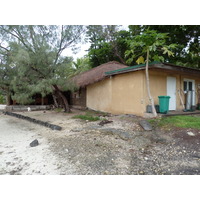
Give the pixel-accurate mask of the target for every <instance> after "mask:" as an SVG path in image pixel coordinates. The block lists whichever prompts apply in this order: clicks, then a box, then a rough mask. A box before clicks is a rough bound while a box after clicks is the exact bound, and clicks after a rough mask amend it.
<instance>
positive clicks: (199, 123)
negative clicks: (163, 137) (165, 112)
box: [149, 116, 200, 130]
mask: <svg viewBox="0 0 200 200" xmlns="http://www.w3.org/2000/svg"><path fill="white" fill-rule="evenodd" d="M149 122H150V123H151V124H152V125H153V126H159V127H162V128H169V127H180V128H194V129H199V130H200V117H196V116H171V117H163V118H161V119H152V120H149Z"/></svg>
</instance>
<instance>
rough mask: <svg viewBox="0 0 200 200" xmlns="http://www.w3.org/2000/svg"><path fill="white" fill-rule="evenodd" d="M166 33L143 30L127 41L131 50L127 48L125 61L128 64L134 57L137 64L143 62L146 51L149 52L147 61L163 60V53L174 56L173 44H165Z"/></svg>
mask: <svg viewBox="0 0 200 200" xmlns="http://www.w3.org/2000/svg"><path fill="white" fill-rule="evenodd" d="M167 35H168V34H167V33H157V31H155V30H147V31H144V32H143V33H142V34H140V35H136V36H134V37H133V39H131V40H129V41H127V43H128V44H129V47H130V49H131V50H127V52H126V57H129V58H128V59H127V62H128V63H129V64H130V63H131V62H132V61H133V60H134V59H135V60H136V63H137V64H141V63H144V62H145V58H146V54H147V52H150V55H149V61H162V62H163V61H164V57H163V54H167V55H168V56H174V54H173V52H172V51H171V49H174V48H175V47H176V45H175V44H170V45H166V38H167V37H168V36H167Z"/></svg>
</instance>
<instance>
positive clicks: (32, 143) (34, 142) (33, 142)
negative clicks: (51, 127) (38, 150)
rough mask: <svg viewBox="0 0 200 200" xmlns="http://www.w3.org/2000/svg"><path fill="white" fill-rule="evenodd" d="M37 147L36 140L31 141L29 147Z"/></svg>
mask: <svg viewBox="0 0 200 200" xmlns="http://www.w3.org/2000/svg"><path fill="white" fill-rule="evenodd" d="M38 145H39V142H38V140H37V139H36V140H33V141H32V142H31V143H30V146H31V147H36V146H38Z"/></svg>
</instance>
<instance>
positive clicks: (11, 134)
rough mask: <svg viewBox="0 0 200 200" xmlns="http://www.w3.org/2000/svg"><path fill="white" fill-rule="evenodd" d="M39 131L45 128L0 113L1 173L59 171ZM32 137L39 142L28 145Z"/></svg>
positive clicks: (48, 172)
mask: <svg viewBox="0 0 200 200" xmlns="http://www.w3.org/2000/svg"><path fill="white" fill-rule="evenodd" d="M41 131H45V128H43V127H40V126H38V125H35V124H31V123H29V122H26V121H22V120H19V119H17V118H14V117H9V116H5V115H2V114H0V174H5V175H8V174H11V175H13V174H24V175H29V174H33V175H34V174H59V170H58V168H57V163H58V162H57V160H56V158H55V156H54V155H53V154H52V152H51V151H50V150H49V144H48V140H47V139H45V138H44V137H42V136H41V134H40V133H41ZM34 139H38V140H39V145H38V146H37V147H30V145H29V144H30V142H32V141H33V140H34Z"/></svg>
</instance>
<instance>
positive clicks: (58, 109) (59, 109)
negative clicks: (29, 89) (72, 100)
mask: <svg viewBox="0 0 200 200" xmlns="http://www.w3.org/2000/svg"><path fill="white" fill-rule="evenodd" d="M54 110H55V111H56V112H62V111H63V108H55V109H54Z"/></svg>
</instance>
